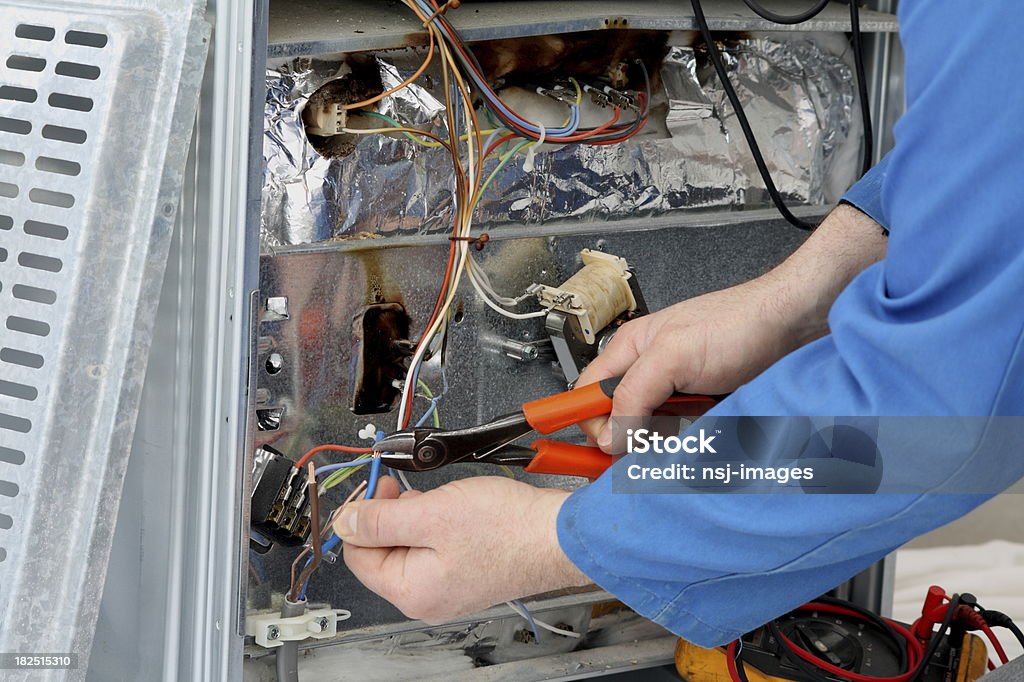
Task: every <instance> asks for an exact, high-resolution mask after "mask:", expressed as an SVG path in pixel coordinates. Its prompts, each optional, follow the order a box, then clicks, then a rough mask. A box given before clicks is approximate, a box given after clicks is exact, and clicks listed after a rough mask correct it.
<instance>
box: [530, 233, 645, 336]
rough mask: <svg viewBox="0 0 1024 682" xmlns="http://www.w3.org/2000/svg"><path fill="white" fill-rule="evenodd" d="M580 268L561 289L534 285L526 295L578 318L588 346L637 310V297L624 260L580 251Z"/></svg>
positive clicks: (598, 253) (588, 251) (587, 250)
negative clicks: (614, 323)
mask: <svg viewBox="0 0 1024 682" xmlns="http://www.w3.org/2000/svg"><path fill="white" fill-rule="evenodd" d="M580 256H581V257H582V258H583V268H582V269H581V270H580V271H579V272H577V273H576V274H575V275H573V276H572V277H570V278H569V279H568V280H567V281H566V282H565V283H564V284H563V285H562V286H561V287H549V286H546V285H543V284H534V285H533V286H532V287H530V289H529V292H530V293H531V294H534V295H535V296H536V297H537V298H538V299H539V300H540V302H541V304H542V305H544V306H545V307H547V308H551V309H553V310H559V311H561V312H564V313H567V314H569V315H575V316H577V317H579V319H580V328H581V329H582V331H583V337H584V339H585V340H586V342H587V343H594V342H595V341H596V340H597V334H598V332H600V331H601V330H602V329H604V328H605V327H607V326H608V325H609V324H611V322H612V320H614V319H615V318H616V317H618V316H619V315H621V314H622V313H624V312H627V311H630V310H636V298H635V297H634V296H633V291H632V289H630V287H629V279H630V277H632V276H633V275H632V273H630V272H629V264H628V263H627V262H626V260H625V259H624V258H619V257H618V256H613V255H611V254H607V253H601V252H600V251H591V250H590V249H583V251H581V252H580Z"/></svg>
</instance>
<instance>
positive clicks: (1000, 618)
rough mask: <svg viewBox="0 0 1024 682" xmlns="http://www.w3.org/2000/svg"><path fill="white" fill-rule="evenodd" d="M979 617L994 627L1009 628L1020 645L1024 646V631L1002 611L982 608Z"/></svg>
mask: <svg viewBox="0 0 1024 682" xmlns="http://www.w3.org/2000/svg"><path fill="white" fill-rule="evenodd" d="M981 617H982V618H983V619H984V620H985V622H986V623H988V624H989V625H990V626H992V627H994V628H996V627H1000V628H1006V629H1007V630H1009V631H1010V632H1011V633H1012V634H1013V636H1014V637H1015V638H1016V639H1017V641H1018V642H1020V645H1021V646H1024V632H1022V631H1021V629H1020V628H1019V627H1018V626H1017V624H1016V623H1014V622H1013V619H1011V618H1010V617H1009V616H1008V615H1006V614H1005V613H1003V612H1002V611H992V610H989V609H982V611H981Z"/></svg>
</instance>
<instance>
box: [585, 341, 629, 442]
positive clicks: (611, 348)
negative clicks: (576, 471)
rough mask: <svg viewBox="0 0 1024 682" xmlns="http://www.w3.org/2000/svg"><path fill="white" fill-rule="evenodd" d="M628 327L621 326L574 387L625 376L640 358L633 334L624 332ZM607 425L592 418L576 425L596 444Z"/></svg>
mask: <svg viewBox="0 0 1024 682" xmlns="http://www.w3.org/2000/svg"><path fill="white" fill-rule="evenodd" d="M627 327H628V325H626V326H623V327H622V328H621V329H620V330H619V331H618V333H617V334H615V336H614V337H612V340H611V342H610V343H609V344H608V347H607V348H605V350H604V352H603V353H601V354H600V355H599V356H597V358H596V359H595V360H594V361H593V362H591V363H590V365H588V366H587V368H586V369H585V370H583V373H582V374H580V378H579V379H578V380H577V381H576V386H577V387H578V386H586V385H587V384H592V383H595V382H598V381H602V380H603V379H611V378H613V377H620V376H622V375H623V374H625V373H626V372H627V371H628V370H629V368H630V367H632V366H633V363H635V362H636V361H637V358H638V357H640V354H639V351H638V349H637V347H636V344H635V343H634V342H633V339H634V334H633V333H631V332H628V331H626V329H627ZM607 423H608V418H607V417H594V418H593V419H587V420H585V421H582V422H580V423H579V424H578V426H579V427H580V429H581V430H582V431H583V433H584V434H586V436H587V439H588V440H589V441H592V442H595V443H596V442H597V440H598V438H599V437H600V434H601V432H602V431H603V430H604V428H605V425H606V424H607Z"/></svg>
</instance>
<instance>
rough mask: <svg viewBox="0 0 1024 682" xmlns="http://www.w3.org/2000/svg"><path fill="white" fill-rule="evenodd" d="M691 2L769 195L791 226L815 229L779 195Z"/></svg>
mask: <svg viewBox="0 0 1024 682" xmlns="http://www.w3.org/2000/svg"><path fill="white" fill-rule="evenodd" d="M690 3H691V4H692V5H693V15H694V19H696V20H697V26H698V27H699V28H700V33H701V35H702V36H703V37H704V42H705V43H706V44H707V46H708V56H709V57H710V58H711V64H712V65H713V66H714V67H715V73H717V74H718V79H719V80H720V81H721V82H722V87H723V88H725V94H726V96H727V97H728V98H729V102H730V103H731V104H732V108H733V111H734V112H735V113H736V120H737V121H739V124H740V128H741V129H742V130H743V137H744V138H745V139H746V141H747V146H748V147H750V154H751V156H753V157H754V163H755V164H757V170H758V172H759V173H760V174H761V180H762V181H763V182H764V186H765V189H767V190H768V196H770V197H771V199H772V203H774V204H775V208H777V209H778V211H779V213H781V214H782V217H783V218H785V219H786V221H787V222H789V224H790V225H792V226H793V227H796V228H798V229H801V230H806V231H810V230H813V229H814V228H816V227H817V225H815V224H813V223H809V222H807V221H804V220H801V219H800V218H797V217H796V216H795V215H793V212H792V211H790V210H789V207H788V206H786V203H785V202H784V201H783V200H782V195H781V194H779V190H778V188H777V187H776V186H775V182H774V181H773V180H772V176H771V173H770V172H769V171H768V164H767V163H765V160H764V155H762V154H761V148H760V147H759V146H758V144H757V139H756V138H755V137H754V130H753V129H752V128H751V127H750V121H748V120H747V114H746V112H745V111H743V104H742V103H741V102H740V98H739V95H737V94H736V89H735V88H733V86H732V82H731V81H730V80H729V73H728V72H727V71H726V70H725V63H724V62H723V61H722V55H721V53H720V52H719V51H718V45H717V44H716V43H715V39H714V37H713V36H712V35H711V29H710V28H709V27H708V21H707V19H706V18H705V17H704V10H703V8H702V7H701V5H700V0H690Z"/></svg>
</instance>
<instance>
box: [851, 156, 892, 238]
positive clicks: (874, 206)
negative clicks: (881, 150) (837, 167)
mask: <svg viewBox="0 0 1024 682" xmlns="http://www.w3.org/2000/svg"><path fill="white" fill-rule="evenodd" d="M888 171H889V156H888V155H886V156H884V157H883V158H882V160H881V161H879V162H878V163H877V164H876V165H875V167H874V168H872V169H871V170H869V171H868V172H867V173H865V174H864V177H862V178H861V179H860V180H858V181H857V182H856V183H855V184H854V185H853V187H851V188H850V189H848V190H847V191H846V194H844V195H843V198H842V199H840V200H839V203H841V204H849V205H851V206H853V207H854V208H856V209H858V210H859V211H860V212H861V213H864V214H866V215H868V216H869V217H870V218H871V219H873V220H874V221H875V222H876V223H878V224H879V225H881V226H882V227H884V228H885V229H886V230H888V229H889V218H888V217H887V216H886V214H885V208H884V207H883V206H882V185H883V183H884V182H885V175H886V173H888Z"/></svg>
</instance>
